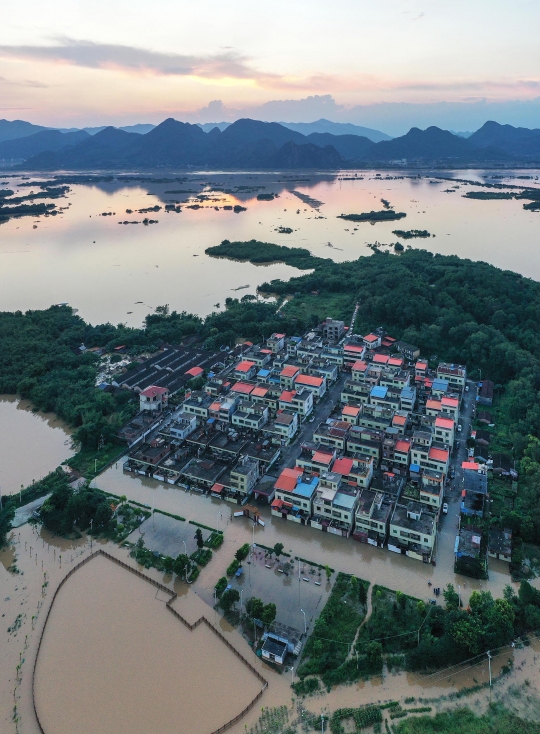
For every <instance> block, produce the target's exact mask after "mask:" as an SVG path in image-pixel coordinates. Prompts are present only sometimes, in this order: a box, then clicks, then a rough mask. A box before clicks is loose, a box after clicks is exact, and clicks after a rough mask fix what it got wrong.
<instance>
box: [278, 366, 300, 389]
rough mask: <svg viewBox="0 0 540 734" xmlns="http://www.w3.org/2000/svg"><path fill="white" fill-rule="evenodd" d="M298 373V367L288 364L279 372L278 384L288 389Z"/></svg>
mask: <svg viewBox="0 0 540 734" xmlns="http://www.w3.org/2000/svg"><path fill="white" fill-rule="evenodd" d="M299 374H300V367H298V366H296V365H291V364H288V365H286V366H285V367H284V368H283V369H282V370H281V372H280V373H279V384H280V385H281V387H283V388H284V389H285V390H290V389H291V388H292V386H293V385H294V381H295V380H296V378H297V377H298V375H299Z"/></svg>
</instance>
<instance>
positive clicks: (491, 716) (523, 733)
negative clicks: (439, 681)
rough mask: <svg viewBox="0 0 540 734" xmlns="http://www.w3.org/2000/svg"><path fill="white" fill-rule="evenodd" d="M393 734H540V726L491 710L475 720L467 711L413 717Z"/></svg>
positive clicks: (506, 712) (500, 711)
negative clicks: (517, 733)
mask: <svg viewBox="0 0 540 734" xmlns="http://www.w3.org/2000/svg"><path fill="white" fill-rule="evenodd" d="M395 732H396V734H495V733H496V734H516V732H519V734H540V724H538V723H537V722H534V721H525V720H524V719H520V718H519V717H518V716H515V715H514V714H511V713H509V712H508V711H505V710H504V709H503V708H500V707H497V706H494V707H492V708H491V709H490V710H489V711H488V712H487V713H486V714H484V715H482V716H477V715H476V714H474V713H473V712H472V711H470V710H469V709H466V708H463V709H458V710H456V711H451V712H445V713H440V714H436V715H435V716H433V717H430V716H414V717H411V718H410V719H407V721H402V722H400V723H399V724H398V725H397V726H396V727H395Z"/></svg>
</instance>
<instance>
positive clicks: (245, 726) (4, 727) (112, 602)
mask: <svg viewBox="0 0 540 734" xmlns="http://www.w3.org/2000/svg"><path fill="white" fill-rule="evenodd" d="M171 491H178V490H171ZM234 522H235V523H236V522H237V521H236V520H235V521H234ZM290 524H292V523H290ZM233 527H236V525H235V526H232V524H229V525H227V526H226V528H225V543H224V545H223V546H222V548H221V549H220V550H219V551H218V552H217V553H215V554H214V558H213V559H212V561H211V562H210V564H209V565H208V566H207V567H206V568H205V569H203V570H202V572H201V576H200V577H199V579H198V580H197V582H196V583H195V584H194V587H195V588H192V589H191V590H189V591H188V589H187V587H186V585H185V584H183V583H181V582H176V583H175V590H176V591H177V592H178V593H179V598H178V599H177V601H176V602H175V603H174V604H175V607H176V606H177V605H178V606H177V608H178V610H179V611H180V612H181V613H182V614H183V615H184V616H185V617H186V618H187V619H188V620H189V622H190V623H193V622H194V621H195V620H196V619H197V618H198V617H199V616H200V614H201V613H204V614H205V616H206V617H207V618H208V619H209V620H210V621H211V622H214V620H215V623H216V626H217V628H218V629H219V631H220V632H221V633H222V634H224V635H225V636H226V638H227V639H228V641H229V642H230V643H231V644H232V645H233V646H234V647H236V649H237V650H238V651H239V652H240V653H241V654H242V655H244V656H245V657H246V659H247V660H248V661H249V662H250V663H251V664H252V665H253V666H254V667H255V668H256V669H257V670H259V672H260V673H261V674H262V675H263V676H264V677H265V678H266V679H267V680H268V682H269V686H268V689H267V690H266V691H265V692H264V694H263V697H262V698H261V699H260V701H259V702H258V703H257V704H256V705H255V707H254V708H253V709H252V710H251V711H250V712H248V713H247V714H246V716H245V717H244V718H243V719H241V720H240V721H239V722H238V724H236V725H235V726H234V727H232V728H231V729H230V730H229V731H230V732H231V734H241V733H245V732H246V730H248V731H249V729H250V727H252V726H254V724H255V723H256V722H257V720H258V718H259V716H260V714H261V707H263V706H264V707H273V706H282V705H286V706H288V707H289V711H290V718H289V721H290V722H293V721H294V719H295V718H296V717H297V713H298V712H297V710H296V708H295V705H293V703H292V691H291V689H290V682H291V679H292V677H293V676H294V672H291V671H290V670H288V671H284V672H283V673H282V674H280V673H278V672H275V671H273V670H271V669H269V668H268V667H267V666H266V665H264V664H263V663H262V662H261V661H260V660H258V659H257V658H256V657H255V656H254V655H253V653H252V652H251V651H250V649H249V647H248V645H247V643H246V641H245V640H244V639H243V638H242V637H241V636H240V635H239V633H238V632H237V631H236V630H234V629H233V628H231V626H230V625H229V624H228V623H226V622H225V620H223V619H222V618H220V616H219V614H217V615H216V614H215V612H214V611H213V610H212V609H211V608H210V607H209V606H207V605H205V604H204V602H203V601H202V600H200V599H197V598H196V596H197V595H198V596H202V594H201V593H200V591H201V589H202V586H203V585H204V586H208V583H209V582H208V579H206V575H207V574H208V573H209V572H210V571H211V569H212V566H213V564H215V563H218V564H221V563H223V562H225V561H227V563H228V559H229V558H230V555H231V550H232V549H233V548H236V547H237V542H236V541H233V542H232V548H231V543H230V537H231V534H232V531H233ZM261 530H262V529H261ZM263 532H264V531H263ZM98 547H103V548H104V550H107V552H109V553H111V554H112V555H114V556H116V557H118V558H120V559H121V560H123V561H125V562H128V563H131V564H133V561H131V560H130V559H129V558H128V556H127V552H126V550H125V549H121V548H118V547H116V546H114V545H112V544H110V543H100V544H98ZM93 549H94V550H95V549H96V543H94V544H93ZM90 552H91V548H90V543H89V541H88V539H87V538H80V539H79V540H74V541H69V540H64V539H61V538H55V537H52V536H51V535H50V534H49V533H47V532H46V531H43V530H39V529H34V528H32V527H31V526H29V525H25V526H23V527H21V528H19V529H18V530H17V531H15V532H14V533H13V534H12V538H11V547H10V548H9V549H7V550H5V551H1V552H0V588H1V589H2V595H1V596H2V598H1V599H0V609H1V612H2V614H3V615H5V616H4V617H3V618H2V621H3V622H4V624H5V629H7V627H8V626H9V627H10V630H11V631H10V632H5V631H4V633H3V636H2V644H1V645H0V731H2V733H4V732H6V734H8V733H9V734H39V728H38V724H37V721H36V719H35V716H34V712H33V705H32V668H33V664H34V659H35V654H36V649H37V642H38V640H39V635H40V633H41V631H42V629H43V623H44V620H45V616H46V614H47V611H48V608H49V605H50V602H51V598H52V596H53V593H54V591H55V589H56V587H57V586H58V584H59V582H60V581H61V579H62V578H63V577H64V576H65V574H66V573H67V572H68V571H69V570H70V569H71V568H72V567H73V566H74V565H75V564H76V563H77V562H79V561H80V560H82V559H83V558H85V557H87V556H88V555H89V553H90ZM14 559H15V562H16V564H17V566H18V568H19V570H20V574H13V573H9V572H8V571H7V570H6V567H7V566H8V565H10V564H11V563H12V562H13V560H14ZM107 563H108V565H105V564H107ZM94 564H96V565H94ZM421 565H422V564H420V566H421ZM142 570H143V572H144V573H145V574H146V575H147V576H149V577H151V578H154V579H155V580H157V581H160V582H161V583H164V584H166V585H168V584H170V581H171V579H170V576H164V575H163V574H159V573H157V572H156V571H155V570H154V569H150V570H148V571H147V570H144V569H142ZM261 573H262V571H261ZM44 579H45V580H46V581H47V584H48V585H47V586H45V587H44V586H42V584H43V582H44ZM192 592H196V593H195V594H194V593H192ZM120 595H122V598H120ZM165 600H166V597H165V595H164V594H163V593H162V592H158V593H156V589H155V588H153V587H150V585H148V584H145V583H144V582H143V581H140V580H139V579H137V578H135V577H134V576H132V574H129V573H128V572H123V569H120V568H119V567H118V566H116V565H115V564H112V563H111V562H110V561H107V560H106V559H102V558H98V559H94V560H92V562H91V563H89V564H87V565H86V566H84V567H83V568H82V569H80V571H78V572H77V573H76V574H74V575H73V576H72V577H71V578H70V579H69V581H68V582H67V583H66V584H65V586H64V587H63V588H62V590H61V592H60V593H59V595H58V598H57V601H58V602H59V604H58V606H56V604H55V611H53V612H52V613H51V616H50V618H49V620H50V624H51V626H50V627H49V628H48V631H47V633H46V635H45V639H47V637H49V638H50V641H51V646H50V647H49V648H48V647H47V643H46V642H44V647H42V652H43V657H42V656H41V654H40V659H41V662H40V663H39V664H38V669H37V671H38V672H37V684H38V686H37V688H36V693H37V704H38V711H39V714H40V716H42V717H43V719H44V723H46V726H45V733H46V734H56V732H64V731H65V732H66V733H68V734H71V733H72V732H74V731H86V730H88V731H95V732H99V733H101V732H105V733H106V734H116V732H121V731H129V732H130V734H131V733H132V732H134V733H136V732H139V731H141V732H142V731H144V732H147V731H156V732H159V731H164V729H163V728H161V727H162V725H163V723H164V722H166V721H168V722H169V723H171V722H172V724H173V725H172V726H170V727H169V729H166V730H165V731H178V732H179V734H183V733H184V732H185V734H192V732H197V734H198V732H204V731H205V729H204V727H202V726H199V723H197V725H195V726H194V725H193V720H192V719H191V718H190V717H191V716H193V711H194V709H195V708H196V707H197V706H199V712H200V713H199V715H200V716H201V719H196V721H197V722H199V721H202V722H203V724H204V725H205V726H206V724H208V725H209V726H213V725H214V719H212V718H211V717H212V716H216V718H217V712H216V710H215V709H217V708H218V707H214V705H213V702H214V701H217V702H218V704H219V708H220V710H221V708H223V711H224V712H225V711H226V712H227V713H229V712H231V711H232V710H233V709H234V712H235V713H236V712H237V711H239V710H240V709H239V708H236V704H237V703H240V702H241V701H242V702H243V700H244V698H243V697H244V695H245V694H244V688H245V685H246V683H247V685H248V687H249V686H250V685H251V683H249V682H248V681H249V679H248V680H246V681H245V680H244V675H245V673H244V671H242V670H241V669H239V670H236V668H235V667H234V666H235V664H236V660H237V659H236V657H234V659H233V656H227V657H222V655H223V654H224V653H223V651H222V650H220V649H219V646H216V644H215V642H216V640H215V638H214V636H213V635H212V633H211V632H210V630H207V631H208V634H209V635H211V636H210V637H208V638H207V637H204V638H199V639H197V638H196V637H193V635H196V634H197V630H201V629H203V628H202V626H201V627H199V628H197V630H196V631H195V633H189V632H187V630H186V628H185V627H184V626H183V625H182V624H181V623H180V622H179V621H178V620H176V619H174V617H173V615H171V614H170V612H167V611H166V610H165V608H164V606H165ZM128 601H130V602H131V605H130V604H128V603H127V602H128ZM18 615H21V617H20V626H18V625H17V623H16V620H17V617H18ZM139 617H140V619H139ZM143 622H144V626H143ZM54 625H57V629H56V630H54V629H53V627H54ZM49 633H52V634H49ZM189 635H191V640H190V637H189ZM88 639H90V640H91V644H85V641H88ZM193 640H195V642H193ZM201 640H202V643H203V645H204V652H203V655H202V660H200V661H199V659H198V657H196V656H195V655H194V653H193V648H192V647H191V645H193V644H197V645H198V643H199V641H201ZM183 646H187V648H186V650H182V649H181V648H182V647H183ZM186 651H187V652H189V653H191V656H190V658H189V660H188V662H187V663H185V665H184V662H185V661H184V655H185V653H186ZM154 654H155V655H156V657H154ZM197 655H199V652H198V653H197ZM209 660H210V661H212V664H213V665H214V667H215V671H212V670H210V671H209V669H208V661H209ZM509 660H510V661H513V669H512V673H511V675H509V676H506V677H503V678H502V679H501V680H500V681H498V682H497V683H495V686H494V690H493V694H492V695H493V698H494V699H495V700H498V701H501V702H503V703H504V705H505V706H508V707H509V708H510V709H512V710H516V712H517V713H521V714H522V715H529V716H532V715H533V714H535V716H534V717H535V718H538V711H536V712H531V710H530V709H531V706H532V705H533V704H534V702H535V701H538V697H539V696H540V690H539V688H540V643H539V641H538V640H536V639H533V640H532V644H531V646H530V647H528V648H524V649H517V648H516V649H511V648H507V649H504V650H502V651H501V654H500V655H498V656H497V657H496V658H494V660H493V661H492V673H493V676H494V677H496V676H497V675H498V674H499V672H500V670H501V667H502V666H503V665H504V664H506V663H508V661H509ZM53 662H56V663H57V666H56V667H54V668H53V667H49V666H51V665H52V663H53ZM180 662H181V663H182V666H183V667H182V670H181V671H180V670H179V665H180ZM19 664H20V667H18V666H19ZM42 664H43V667H42V668H40V666H41V665H42ZM162 664H163V669H161V667H160V666H161V665H162ZM231 665H232V667H230V666H231ZM186 670H187V673H186ZM145 671H147V672H149V673H150V675H148V676H144V675H143V673H144V672H145ZM165 672H167V673H168V674H169V676H172V679H167V680H165V675H164V673H165ZM231 672H232V674H233V675H231ZM43 674H46V676H47V677H48V676H49V675H50V676H52V680H51V681H49V680H48V679H47V678H46V677H44V675H43ZM190 675H191V676H192V677H193V680H195V681H196V682H197V686H198V687H197V689H193V688H192V687H191V685H190ZM200 675H203V676H204V677H205V681H203V684H202V685H199V676H200ZM488 675H489V672H488V666H487V660H482V661H481V662H480V663H479V664H477V665H475V666H473V667H467V666H463V668H457V669H455V668H452V669H448V670H444V671H440V672H438V673H437V674H435V675H433V676H420V675H413V674H409V673H400V674H389V673H385V675H384V677H382V678H381V677H376V678H373V679H372V680H370V681H366V682H364V681H361V682H359V683H356V684H352V685H349V686H339V687H338V688H335V689H333V690H332V691H331V692H330V693H328V694H327V693H325V692H321V693H320V694H317V695H316V696H314V697H310V698H307V699H306V700H305V701H304V705H305V706H306V708H307V709H309V710H310V711H312V712H314V713H317V714H321V713H323V714H325V716H326V715H328V714H329V713H331V712H332V711H334V710H335V709H336V708H341V707H345V706H361V705H363V704H366V703H370V702H378V701H385V700H401V701H402V702H403V699H404V698H407V697H411V696H414V697H416V701H417V702H418V703H416V704H413V705H425V703H426V702H428V703H429V704H430V705H432V706H433V709H434V711H437V710H443V709H447V708H452V707H456V706H462V705H464V704H465V705H467V704H468V705H472V706H473V708H474V710H475V711H477V712H478V713H479V712H481V711H484V710H485V709H486V707H487V705H488V703H489V700H490V694H489V689H484V690H483V691H480V692H478V693H475V694H474V700H471V699H470V698H465V699H456V700H452V698H451V697H452V695H453V694H454V693H455V692H456V691H460V690H462V689H463V688H469V687H471V686H475V685H477V684H482V683H485V682H487V680H488ZM233 676H234V677H233ZM52 681H56V683H57V685H56V686H55V687H54V688H53V689H51V692H50V696H48V697H45V696H44V692H45V691H46V690H47V687H49V686H50V685H52ZM237 681H240V685H237ZM222 684H224V685H225V686H226V693H225V694H224V693H223V689H222V688H221V685H222ZM187 685H189V699H188V698H186V686H187ZM257 685H258V683H257ZM43 686H44V687H43ZM84 686H87V691H88V690H89V691H92V693H93V694H94V692H95V693H97V697H94V696H92V697H90V696H88V697H85V695H84V690H83V688H84ZM212 686H213V687H212ZM257 690H258V689H257ZM68 694H69V696H73V697H74V698H69V696H68ZM162 696H163V697H162ZM535 697H536V698H535ZM90 699H91V700H90ZM177 699H180V700H181V701H182V708H181V710H180V711H179V703H178V701H177ZM208 702H212V704H211V705H210V706H208ZM531 702H532V703H531ZM76 703H77V705H78V707H77V708H76V707H75V704H76ZM192 704H194V706H192ZM14 706H15V707H16V708H14ZM92 706H93V707H94V709H95V710H96V712H97V713H96V714H94V713H93V712H92V711H91V710H90V709H91V707H92ZM167 708H170V711H165V710H164V709H167ZM206 709H211V711H210V712H208V711H206ZM134 710H135V711H136V712H138V713H139V714H140V716H141V717H142V718H141V719H138V720H135V717H134V715H133V711H134ZM100 712H103V713H104V715H103V716H100ZM175 712H179V713H178V715H177V716H176V718H174V714H175ZM148 714H151V715H152V716H153V717H154V718H152V720H151V726H150V727H148V726H147V727H146V729H145V728H143V727H142V726H141V720H142V721H147V720H148V719H147V718H146V717H147V715H148ZM94 716H95V717H96V718H93V717H94ZM13 717H15V718H13ZM76 717H80V718H82V719H84V721H88V722H90V723H89V724H88V725H87V727H85V728H84V729H83V727H81V726H79V725H78V724H77V723H75V724H73V720H74V718H76ZM98 717H99V721H97V718H98ZM205 717H206V718H205ZM78 720H79V719H77V721H78ZM125 722H131V724H132V726H131V728H130V729H127V728H124V726H125ZM184 723H185V727H184ZM62 727H63V728H62ZM293 731H297V732H300V731H302V729H301V728H300V727H298V728H296V729H294V728H293Z"/></svg>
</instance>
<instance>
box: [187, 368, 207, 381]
mask: <svg viewBox="0 0 540 734" xmlns="http://www.w3.org/2000/svg"><path fill="white" fill-rule="evenodd" d="M184 374H185V375H187V377H189V378H190V379H192V380H194V379H195V378H197V377H200V376H201V375H204V370H203V368H202V367H192V368H191V369H189V370H186V371H185V372H184Z"/></svg>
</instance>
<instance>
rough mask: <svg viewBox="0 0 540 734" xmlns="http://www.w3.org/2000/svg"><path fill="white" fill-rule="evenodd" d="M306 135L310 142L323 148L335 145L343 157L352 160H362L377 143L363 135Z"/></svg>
mask: <svg viewBox="0 0 540 734" xmlns="http://www.w3.org/2000/svg"><path fill="white" fill-rule="evenodd" d="M306 137H307V140H308V141H309V142H310V143H313V144H314V145H318V146H319V147H321V148H322V147H323V146H326V145H331V146H333V147H334V148H335V149H336V150H337V152H338V153H339V155H340V156H341V157H342V158H344V159H345V160H351V161H359V160H361V159H362V158H363V156H364V155H365V154H366V153H367V151H368V150H369V149H370V148H373V146H374V145H375V143H373V142H372V141H371V140H369V139H368V138H365V137H363V136H362V135H331V134H330V133H311V134H310V135H307V136H306Z"/></svg>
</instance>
